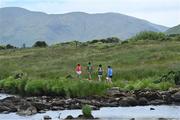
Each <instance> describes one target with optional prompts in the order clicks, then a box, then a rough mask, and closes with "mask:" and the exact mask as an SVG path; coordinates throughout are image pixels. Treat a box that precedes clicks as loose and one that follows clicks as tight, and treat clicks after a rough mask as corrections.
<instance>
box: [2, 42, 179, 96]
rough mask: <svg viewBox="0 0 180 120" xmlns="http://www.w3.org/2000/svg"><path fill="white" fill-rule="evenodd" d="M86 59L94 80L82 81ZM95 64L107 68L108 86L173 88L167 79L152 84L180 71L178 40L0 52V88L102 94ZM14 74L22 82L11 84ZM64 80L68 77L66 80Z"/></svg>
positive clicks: (85, 76) (84, 77)
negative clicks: (109, 73) (110, 80)
mask: <svg viewBox="0 0 180 120" xmlns="http://www.w3.org/2000/svg"><path fill="white" fill-rule="evenodd" d="M89 61H90V62H92V63H93V66H94V73H93V81H94V82H88V81H87V80H86V79H87V72H86V70H85V68H86V65H87V63H88V62H89ZM77 63H80V64H82V66H83V75H82V79H81V80H78V78H77V77H76V74H75V66H76V64H77ZM99 64H102V65H103V69H104V70H105V71H106V67H107V66H108V65H111V66H112V68H113V70H114V75H113V85H112V86H118V87H120V88H121V89H124V90H133V89H143V88H150V89H161V90H164V89H168V88H169V87H173V86H174V83H173V82H172V81H166V82H161V83H156V82H155V81H156V80H158V79H160V77H161V76H162V75H164V74H166V73H168V72H169V71H172V70H173V71H178V70H180V42H179V41H148V40H147V41H145V40H142V41H141V40H139V41H135V42H129V43H124V44H120V43H116V44H110V43H108V44H107V43H94V44H79V45H78V46H77V47H76V46H75V44H74V43H69V44H59V45H54V46H51V47H47V48H26V49H15V50H0V79H1V80H0V87H1V88H4V89H8V90H11V91H14V92H17V93H19V92H22V94H28V95H41V94H48V95H50V94H51V95H62V96H63V95H64V96H85V95H93V94H98V95H102V94H103V93H104V90H105V89H106V88H109V87H110V86H109V85H107V84H105V83H104V82H101V83H99V82H97V66H98V65H99ZM17 73H25V74H26V78H25V79H23V80H14V76H15V75H16V74H17ZM105 74H106V73H104V76H103V80H105V76H106V75H105ZM9 76H12V77H9ZM67 76H70V78H68V79H66V77H67Z"/></svg>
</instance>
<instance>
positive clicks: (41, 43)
mask: <svg viewBox="0 0 180 120" xmlns="http://www.w3.org/2000/svg"><path fill="white" fill-rule="evenodd" d="M47 46H48V45H47V43H46V42H45V41H37V42H36V43H35V44H34V45H33V47H47Z"/></svg>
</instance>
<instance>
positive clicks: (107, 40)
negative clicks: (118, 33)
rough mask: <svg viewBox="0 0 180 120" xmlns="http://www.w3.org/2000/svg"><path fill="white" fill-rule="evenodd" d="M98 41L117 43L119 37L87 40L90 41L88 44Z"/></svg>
mask: <svg viewBox="0 0 180 120" xmlns="http://www.w3.org/2000/svg"><path fill="white" fill-rule="evenodd" d="M98 42H102V43H119V42H120V39H119V38H116V37H109V38H106V39H99V40H92V41H88V43H90V44H94V43H98Z"/></svg>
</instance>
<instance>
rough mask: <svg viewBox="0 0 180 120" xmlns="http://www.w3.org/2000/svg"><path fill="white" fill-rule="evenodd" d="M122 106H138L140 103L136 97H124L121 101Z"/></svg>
mask: <svg viewBox="0 0 180 120" xmlns="http://www.w3.org/2000/svg"><path fill="white" fill-rule="evenodd" d="M120 105H121V106H136V105H138V101H137V100H136V98H135V97H124V98H123V99H122V100H121V101H120Z"/></svg>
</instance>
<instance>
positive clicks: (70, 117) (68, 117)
mask: <svg viewBox="0 0 180 120" xmlns="http://www.w3.org/2000/svg"><path fill="white" fill-rule="evenodd" d="M68 119H74V118H73V116H71V115H68V116H67V117H66V118H65V120H68Z"/></svg>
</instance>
